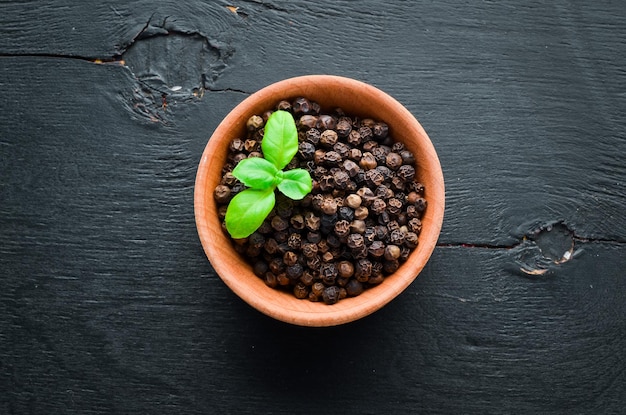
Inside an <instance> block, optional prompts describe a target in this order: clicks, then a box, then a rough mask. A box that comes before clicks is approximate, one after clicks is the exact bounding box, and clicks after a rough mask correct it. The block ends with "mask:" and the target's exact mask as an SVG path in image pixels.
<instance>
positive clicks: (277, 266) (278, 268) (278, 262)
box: [269, 257, 285, 276]
mask: <svg viewBox="0 0 626 415" xmlns="http://www.w3.org/2000/svg"><path fill="white" fill-rule="evenodd" d="M284 266H285V264H284V263H283V260H282V258H280V257H275V258H272V260H271V261H270V262H269V267H270V271H272V272H273V273H274V274H276V275H277V276H278V274H280V273H281V272H283V270H284Z"/></svg>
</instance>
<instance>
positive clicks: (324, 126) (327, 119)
mask: <svg viewBox="0 0 626 415" xmlns="http://www.w3.org/2000/svg"><path fill="white" fill-rule="evenodd" d="M336 126H337V120H335V119H334V118H333V117H331V116H330V115H327V114H322V115H320V116H319V117H318V118H317V124H316V125H315V127H316V128H317V129H319V130H334V129H335V127H336ZM335 134H336V133H335Z"/></svg>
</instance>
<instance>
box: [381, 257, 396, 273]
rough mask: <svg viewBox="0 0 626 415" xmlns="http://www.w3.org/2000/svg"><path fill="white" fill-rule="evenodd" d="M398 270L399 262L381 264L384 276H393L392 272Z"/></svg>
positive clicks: (392, 261)
mask: <svg viewBox="0 0 626 415" xmlns="http://www.w3.org/2000/svg"><path fill="white" fill-rule="evenodd" d="M398 268H400V262H398V260H397V259H394V260H391V261H385V262H384V263H383V271H384V272H385V273H386V274H393V273H394V272H396V271H397V270H398Z"/></svg>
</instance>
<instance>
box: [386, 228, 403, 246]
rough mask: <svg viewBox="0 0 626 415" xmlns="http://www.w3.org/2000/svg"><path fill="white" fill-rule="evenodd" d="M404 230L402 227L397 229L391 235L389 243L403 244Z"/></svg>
mask: <svg viewBox="0 0 626 415" xmlns="http://www.w3.org/2000/svg"><path fill="white" fill-rule="evenodd" d="M404 237H405V235H404V232H402V231H401V230H400V229H396V230H394V231H392V232H391V234H390V235H389V243H390V244H393V245H402V244H403V243H404Z"/></svg>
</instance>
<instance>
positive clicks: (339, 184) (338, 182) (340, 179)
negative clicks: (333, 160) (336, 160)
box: [333, 170, 350, 189]
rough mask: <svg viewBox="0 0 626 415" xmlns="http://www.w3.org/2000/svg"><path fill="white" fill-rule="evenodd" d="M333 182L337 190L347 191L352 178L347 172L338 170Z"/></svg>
mask: <svg viewBox="0 0 626 415" xmlns="http://www.w3.org/2000/svg"><path fill="white" fill-rule="evenodd" d="M333 181H334V183H335V187H336V188H338V189H345V188H346V187H347V186H348V182H349V181H350V176H349V175H348V173H346V172H345V171H343V170H338V171H336V172H335V173H334V174H333Z"/></svg>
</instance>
